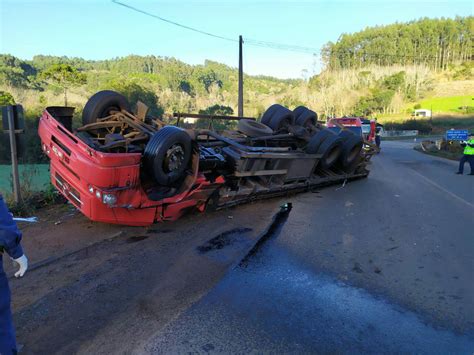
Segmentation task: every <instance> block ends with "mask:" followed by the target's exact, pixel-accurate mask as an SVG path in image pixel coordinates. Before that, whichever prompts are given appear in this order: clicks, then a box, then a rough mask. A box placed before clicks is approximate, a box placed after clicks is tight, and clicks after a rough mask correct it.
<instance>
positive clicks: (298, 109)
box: [293, 106, 309, 122]
mask: <svg viewBox="0 0 474 355" xmlns="http://www.w3.org/2000/svg"><path fill="white" fill-rule="evenodd" d="M306 110H309V108H307V107H306V106H298V107H296V108H295V109H294V110H293V114H294V115H295V122H296V121H297V120H298V117H300V115H301V114H302V113H303V112H305V111H306Z"/></svg>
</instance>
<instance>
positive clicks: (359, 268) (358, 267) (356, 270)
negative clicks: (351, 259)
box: [352, 263, 364, 274]
mask: <svg viewBox="0 0 474 355" xmlns="http://www.w3.org/2000/svg"><path fill="white" fill-rule="evenodd" d="M352 271H355V272H357V273H359V274H362V273H363V272H364V270H362V267H361V266H360V264H359V263H354V267H353V268H352Z"/></svg>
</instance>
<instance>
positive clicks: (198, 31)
mask: <svg viewBox="0 0 474 355" xmlns="http://www.w3.org/2000/svg"><path fill="white" fill-rule="evenodd" d="M112 2H113V3H114V4H117V5H120V6H123V7H126V8H127V9H130V10H133V11H136V12H139V13H141V14H144V15H147V16H150V17H153V18H155V19H158V20H160V21H163V22H167V23H169V24H171V25H175V26H178V27H181V28H184V29H186V30H190V31H193V32H197V33H200V34H203V35H206V36H210V37H214V38H218V39H222V40H225V41H230V42H238V40H236V39H234V38H228V37H224V36H219V35H216V34H214V33H210V32H206V31H203V30H200V29H197V28H194V27H190V26H186V25H183V24H181V23H178V22H175V21H171V20H168V19H165V18H163V17H161V16H158V15H155V14H152V13H150V12H148V11H144V10H141V9H138V8H136V7H134V6H131V5H128V4H125V3H123V2H120V1H117V0H112Z"/></svg>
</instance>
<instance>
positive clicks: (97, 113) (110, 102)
mask: <svg viewBox="0 0 474 355" xmlns="http://www.w3.org/2000/svg"><path fill="white" fill-rule="evenodd" d="M111 110H116V111H120V110H126V111H130V104H129V103H128V101H127V99H126V98H125V96H123V95H121V94H119V93H118V92H115V91H111V90H103V91H99V92H97V93H95V94H94V95H92V96H91V98H90V99H89V100H88V101H87V103H86V105H85V106H84V110H83V111H82V124H83V125H86V124H89V123H94V122H97V119H98V118H101V117H107V116H108V115H109V114H110V111H111Z"/></svg>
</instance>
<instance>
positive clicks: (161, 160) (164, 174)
mask: <svg viewBox="0 0 474 355" xmlns="http://www.w3.org/2000/svg"><path fill="white" fill-rule="evenodd" d="M191 153H192V146H191V137H190V136H189V135H188V134H187V133H186V132H185V131H183V130H182V129H180V128H178V127H175V126H166V127H163V128H162V129H160V130H159V131H158V132H157V133H155V134H154V135H153V136H152V137H151V138H150V141H149V142H148V144H147V145H146V147H145V152H144V154H143V166H144V168H145V171H146V172H147V173H148V174H149V175H151V176H152V177H153V178H154V180H155V181H156V182H157V183H158V184H159V185H162V186H173V185H174V184H175V183H176V182H178V181H179V180H181V179H182V178H183V177H184V172H185V171H186V169H187V167H188V165H189V162H190V160H191Z"/></svg>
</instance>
